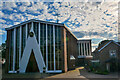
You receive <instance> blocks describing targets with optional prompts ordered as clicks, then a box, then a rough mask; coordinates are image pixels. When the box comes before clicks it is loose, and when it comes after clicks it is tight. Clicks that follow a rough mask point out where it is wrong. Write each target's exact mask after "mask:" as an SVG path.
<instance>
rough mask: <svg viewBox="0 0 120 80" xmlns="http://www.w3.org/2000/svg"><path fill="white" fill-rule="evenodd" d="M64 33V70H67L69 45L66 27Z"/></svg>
mask: <svg viewBox="0 0 120 80" xmlns="http://www.w3.org/2000/svg"><path fill="white" fill-rule="evenodd" d="M63 35H64V54H63V55H64V72H67V45H66V29H65V28H64V29H63Z"/></svg>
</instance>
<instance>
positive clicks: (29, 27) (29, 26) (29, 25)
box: [27, 23, 31, 36]
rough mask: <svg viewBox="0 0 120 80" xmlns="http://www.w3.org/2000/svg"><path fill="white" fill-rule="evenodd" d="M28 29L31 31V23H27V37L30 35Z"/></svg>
mask: <svg viewBox="0 0 120 80" xmlns="http://www.w3.org/2000/svg"><path fill="white" fill-rule="evenodd" d="M30 29H31V23H28V30H27V31H28V36H29V33H30Z"/></svg>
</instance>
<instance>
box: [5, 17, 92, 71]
mask: <svg viewBox="0 0 120 80" xmlns="http://www.w3.org/2000/svg"><path fill="white" fill-rule="evenodd" d="M6 31H7V46H6V63H5V71H6V73H18V72H19V73H27V72H40V73H43V72H45V73H61V72H67V71H68V70H71V69H75V68H76V67H77V66H78V65H79V64H82V63H79V64H78V61H79V62H80V59H86V58H87V57H90V58H91V40H90V39H89V40H78V39H77V37H76V36H75V35H74V34H73V33H72V32H71V31H70V30H69V29H68V28H67V27H66V26H65V25H64V24H62V23H54V22H48V21H41V20H36V19H31V20H28V21H25V22H22V23H20V24H17V25H14V26H11V27H8V28H6Z"/></svg>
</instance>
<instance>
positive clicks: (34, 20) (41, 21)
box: [5, 19, 78, 40]
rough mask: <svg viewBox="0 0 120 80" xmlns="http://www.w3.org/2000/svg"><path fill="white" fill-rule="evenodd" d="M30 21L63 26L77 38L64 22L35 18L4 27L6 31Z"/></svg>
mask: <svg viewBox="0 0 120 80" xmlns="http://www.w3.org/2000/svg"><path fill="white" fill-rule="evenodd" d="M30 22H40V23H47V24H54V25H59V26H64V28H65V29H66V30H68V32H70V33H71V34H72V36H73V37H74V38H75V39H77V40H78V38H77V37H76V36H75V35H74V34H73V33H72V32H71V31H70V30H69V29H68V27H67V26H66V25H65V24H63V23H55V22H49V21H43V20H36V19H30V20H28V21H25V22H22V23H20V24H17V25H13V26H11V27H8V28H5V30H6V31H7V30H10V29H13V28H16V27H19V26H21V25H24V24H27V23H30Z"/></svg>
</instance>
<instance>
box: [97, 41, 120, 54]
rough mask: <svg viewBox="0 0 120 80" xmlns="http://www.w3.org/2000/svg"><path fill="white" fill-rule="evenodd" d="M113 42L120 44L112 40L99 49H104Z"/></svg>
mask: <svg viewBox="0 0 120 80" xmlns="http://www.w3.org/2000/svg"><path fill="white" fill-rule="evenodd" d="M111 42H114V43H115V44H116V45H118V46H120V44H118V43H117V42H115V41H113V40H111V41H110V42H108V43H107V44H106V45H104V46H103V47H101V48H100V49H99V50H98V51H99V52H100V51H101V50H102V49H104V48H105V47H106V46H107V45H109V44H110V43H111Z"/></svg>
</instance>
